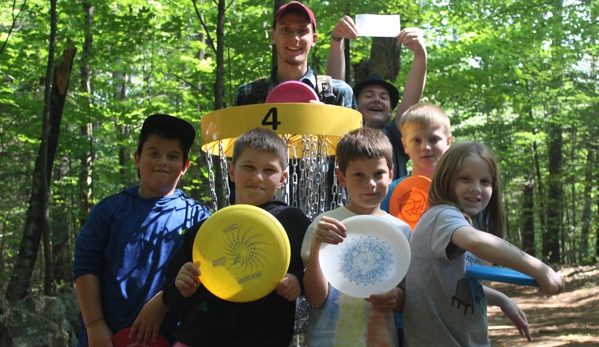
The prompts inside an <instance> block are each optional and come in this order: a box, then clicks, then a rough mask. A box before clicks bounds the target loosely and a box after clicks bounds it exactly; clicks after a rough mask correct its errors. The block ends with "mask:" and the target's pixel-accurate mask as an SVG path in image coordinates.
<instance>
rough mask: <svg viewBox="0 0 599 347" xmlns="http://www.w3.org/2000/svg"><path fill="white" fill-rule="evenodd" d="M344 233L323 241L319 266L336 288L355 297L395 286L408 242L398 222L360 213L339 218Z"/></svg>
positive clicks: (407, 252) (406, 257)
mask: <svg viewBox="0 0 599 347" xmlns="http://www.w3.org/2000/svg"><path fill="white" fill-rule="evenodd" d="M342 223H343V224H344V225H345V226H346V227H347V237H346V238H345V239H344V240H343V242H342V243H340V244H338V245H332V244H326V243H323V244H322V246H321V248H320V267H321V269H322V272H323V274H324V275H325V277H326V278H327V280H328V281H329V283H330V284H331V285H332V286H333V287H335V288H336V289H337V290H339V291H340V292H342V293H344V294H347V295H351V296H354V297H358V298H367V297H369V296H370V295H372V294H382V293H385V292H388V291H389V290H391V289H393V287H396V286H397V285H398V284H399V282H401V280H402V279H403V278H404V276H405V275H406V273H407V272H408V267H409V266H410V259H411V255H410V244H409V243H408V239H407V238H406V237H405V235H404V234H403V232H402V231H401V230H400V229H399V227H398V226H396V225H394V224H393V223H391V222H390V221H388V220H386V219H383V218H381V217H375V216H368V215H360V216H354V217H350V218H348V219H345V220H343V221H342Z"/></svg>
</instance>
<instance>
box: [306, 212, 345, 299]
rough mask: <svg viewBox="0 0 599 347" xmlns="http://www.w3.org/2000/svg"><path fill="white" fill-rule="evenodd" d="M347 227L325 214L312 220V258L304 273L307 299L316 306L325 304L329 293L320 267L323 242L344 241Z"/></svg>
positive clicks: (310, 230) (309, 231) (336, 242)
mask: <svg viewBox="0 0 599 347" xmlns="http://www.w3.org/2000/svg"><path fill="white" fill-rule="evenodd" d="M346 231H347V228H346V227H345V226H344V225H343V224H342V223H341V222H340V221H338V220H336V219H334V218H331V217H326V216H323V217H322V218H321V219H320V221H319V222H318V223H316V220H315V222H312V224H311V225H310V228H308V231H306V234H307V235H306V236H307V237H308V236H309V235H312V244H311V248H310V258H309V259H308V264H307V265H306V273H305V274H304V289H305V291H306V299H307V300H308V302H309V303H310V304H312V305H314V306H316V307H320V306H322V305H324V303H325V301H326V299H327V297H328V295H329V282H328V281H327V279H326V277H325V276H324V274H323V273H322V270H321V268H320V246H321V245H322V243H323V242H325V243H330V244H333V245H337V244H339V243H341V242H343V239H344V238H345V237H346V236H347V235H346Z"/></svg>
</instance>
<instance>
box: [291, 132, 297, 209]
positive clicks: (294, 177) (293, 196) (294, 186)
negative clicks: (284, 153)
mask: <svg viewBox="0 0 599 347" xmlns="http://www.w3.org/2000/svg"><path fill="white" fill-rule="evenodd" d="M291 149H292V153H293V154H292V158H293V159H292V160H291V161H292V163H293V170H292V174H291V204H290V205H291V206H293V207H299V206H298V200H297V198H298V196H299V194H298V188H299V185H298V175H297V170H298V163H299V160H298V157H297V143H296V142H293V143H292V144H291Z"/></svg>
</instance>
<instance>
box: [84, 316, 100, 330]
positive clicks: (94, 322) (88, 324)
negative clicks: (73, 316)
mask: <svg viewBox="0 0 599 347" xmlns="http://www.w3.org/2000/svg"><path fill="white" fill-rule="evenodd" d="M103 320H104V317H100V318H98V319H95V320H93V321H91V322H89V323H87V324H85V327H86V328H89V327H91V326H92V325H95V324H97V323H98V322H101V321H103Z"/></svg>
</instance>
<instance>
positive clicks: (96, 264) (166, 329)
mask: <svg viewBox="0 0 599 347" xmlns="http://www.w3.org/2000/svg"><path fill="white" fill-rule="evenodd" d="M194 138H195V129H194V127H193V126H192V125H191V124H190V123H188V122H187V121H184V120H182V119H179V118H176V117H172V116H169V115H165V114H154V115H151V116H149V117H148V118H147V119H146V120H145V122H144V124H143V126H142V129H141V132H140V136H139V142H138V148H137V151H136V152H135V154H134V159H135V167H136V169H137V170H138V174H139V177H140V185H139V186H135V187H130V188H128V189H125V190H124V191H123V192H121V193H119V194H116V195H113V196H110V197H108V198H105V199H103V200H102V201H101V202H100V203H98V204H97V205H96V206H94V208H93V209H92V211H91V212H90V214H89V216H88V218H87V221H86V223H85V225H84V226H83V228H82V229H81V232H80V233H79V235H78V236H77V239H76V244H75V261H74V264H73V273H74V274H73V275H74V278H75V284H76V290H77V300H78V301H79V308H80V310H81V314H80V317H79V319H80V322H81V331H80V333H79V339H78V341H77V346H88V345H89V346H102V345H110V344H111V339H112V336H113V335H114V334H116V333H117V332H119V331H121V330H123V329H124V328H127V327H131V326H132V327H133V329H132V332H131V334H132V335H135V334H136V332H139V334H138V341H139V342H148V341H150V340H156V338H157V337H158V336H159V333H160V334H162V335H163V336H164V337H165V338H166V339H167V340H169V341H170V342H173V341H174V330H175V327H176V325H177V321H178V318H177V316H176V315H174V314H172V313H170V312H167V311H168V309H167V308H166V307H165V306H164V305H163V304H162V300H161V297H162V291H161V289H162V286H163V284H164V280H165V270H166V265H167V264H168V262H169V261H170V259H171V258H172V255H173V254H174V253H175V251H176V250H177V249H178V248H179V246H180V243H181V240H182V238H183V233H184V232H185V230H186V229H188V228H190V227H191V226H192V225H194V224H196V223H197V222H199V221H201V220H204V219H206V218H208V216H209V215H210V212H209V210H208V209H207V208H206V207H204V206H202V205H201V204H199V203H198V202H196V201H195V200H193V199H189V198H187V197H186V196H185V194H183V192H182V191H181V190H179V189H177V188H176V186H177V183H178V182H179V179H180V178H181V176H183V175H184V174H185V172H186V171H187V169H188V168H189V163H190V162H189V158H188V156H189V149H190V148H191V145H192V144H193V141H194Z"/></svg>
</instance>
